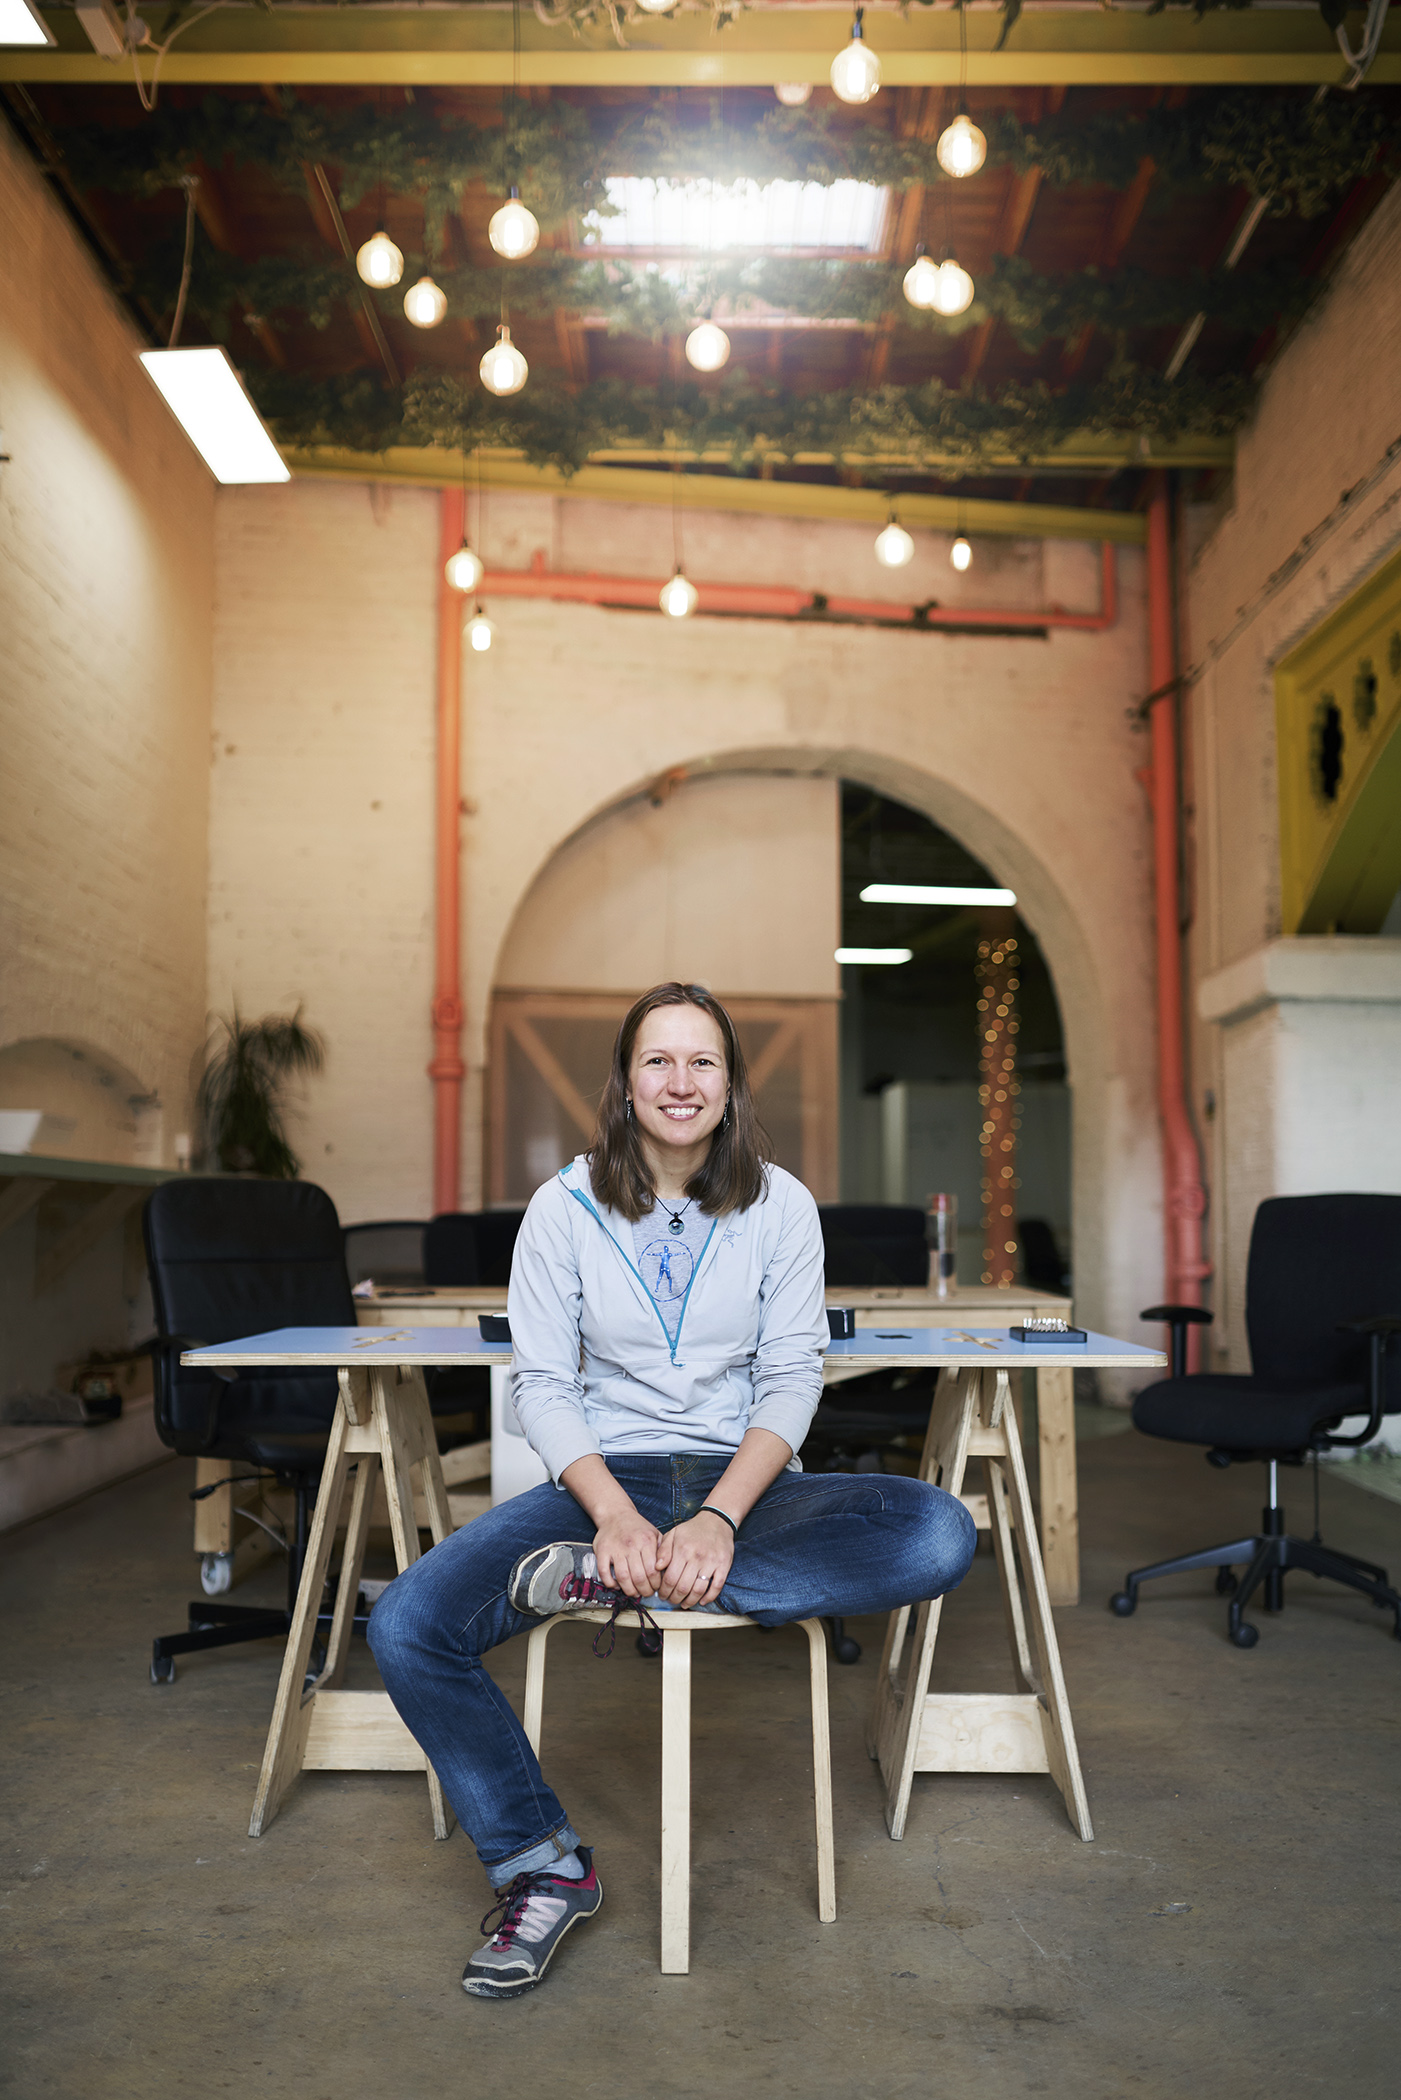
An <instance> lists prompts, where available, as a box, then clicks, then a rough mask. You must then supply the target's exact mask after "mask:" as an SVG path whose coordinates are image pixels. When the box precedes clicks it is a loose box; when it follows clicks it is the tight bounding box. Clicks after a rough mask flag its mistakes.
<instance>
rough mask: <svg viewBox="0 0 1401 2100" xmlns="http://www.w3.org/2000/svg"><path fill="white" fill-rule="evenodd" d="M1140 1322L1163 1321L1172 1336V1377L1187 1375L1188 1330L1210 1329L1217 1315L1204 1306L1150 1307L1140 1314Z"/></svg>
mask: <svg viewBox="0 0 1401 2100" xmlns="http://www.w3.org/2000/svg"><path fill="white" fill-rule="evenodd" d="M1138 1317H1139V1319H1140V1320H1161V1321H1162V1323H1163V1325H1164V1326H1165V1327H1166V1328H1167V1329H1168V1330H1169V1332H1170V1333H1171V1336H1172V1349H1171V1351H1170V1354H1171V1358H1172V1374H1171V1375H1172V1376H1173V1377H1174V1378H1185V1377H1186V1375H1187V1329H1188V1328H1189V1327H1209V1326H1210V1325H1211V1323H1212V1320H1213V1319H1214V1318H1215V1314H1213V1313H1209V1312H1208V1311H1207V1309H1206V1307H1205V1306H1204V1305H1150V1306H1149V1308H1148V1310H1147V1312H1141V1313H1140V1314H1139V1316H1138Z"/></svg>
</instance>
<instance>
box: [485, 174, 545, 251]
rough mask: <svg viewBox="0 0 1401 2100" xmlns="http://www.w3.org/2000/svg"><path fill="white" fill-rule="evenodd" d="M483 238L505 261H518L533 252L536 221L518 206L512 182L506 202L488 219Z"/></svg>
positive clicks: (517, 195) (536, 232)
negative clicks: (484, 237)
mask: <svg viewBox="0 0 1401 2100" xmlns="http://www.w3.org/2000/svg"><path fill="white" fill-rule="evenodd" d="M486 237H487V239H488V240H489V241H490V242H491V245H492V247H493V248H494V249H495V250H496V252H497V254H498V255H504V256H505V258H506V260H507V262H519V261H520V259H521V257H522V256H523V255H530V254H532V253H533V252H534V249H535V243H536V242H537V241H538V240H539V238H540V221H539V220H538V219H537V218H536V216H535V214H534V212H533V211H529V210H527V208H526V206H525V205H524V204H522V203H521V199H520V191H519V190H518V189H517V188H516V186H515V184H514V183H512V185H511V195H510V198H509V200H508V202H507V203H505V204H503V205H502V207H501V209H500V211H494V212H493V213H492V215H491V217H490V219H489V220H488V222H487V229H486Z"/></svg>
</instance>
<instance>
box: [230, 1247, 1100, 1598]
mask: <svg viewBox="0 0 1401 2100" xmlns="http://www.w3.org/2000/svg"><path fill="white" fill-rule="evenodd" d="M827 1303H828V1305H829V1306H830V1307H836V1306H848V1307H850V1308H851V1310H852V1311H853V1312H854V1313H855V1315H856V1325H857V1327H858V1328H859V1329H863V1330H864V1329H866V1328H872V1327H876V1328H878V1327H881V1326H889V1324H890V1319H889V1316H890V1314H891V1313H894V1314H895V1315H896V1316H897V1318H898V1319H899V1320H901V1321H909V1322H911V1323H913V1324H917V1325H918V1326H920V1327H933V1326H938V1327H942V1328H956V1327H957V1326H958V1325H959V1324H960V1323H962V1324H963V1325H964V1326H965V1327H967V1328H969V1329H970V1330H972V1331H973V1332H977V1331H979V1330H982V1329H987V1330H989V1331H993V1332H995V1331H997V1330H998V1329H1002V1330H1004V1331H1005V1330H1006V1329H1007V1328H1009V1327H1016V1326H1019V1325H1020V1324H1021V1322H1022V1321H1023V1320H1026V1319H1037V1318H1040V1319H1045V1318H1046V1317H1048V1316H1054V1317H1058V1318H1060V1319H1062V1320H1066V1321H1068V1320H1069V1319H1070V1317H1071V1303H1070V1300H1069V1299H1068V1298H1058V1297H1055V1296H1053V1295H1052V1294H1051V1293H1050V1292H1049V1291H1033V1290H1027V1289H1025V1288H1023V1287H1022V1286H1020V1285H1018V1286H1015V1287H1009V1288H1008V1289H1006V1290H1003V1289H1001V1288H994V1287H993V1286H991V1285H987V1284H964V1285H962V1286H961V1287H959V1288H956V1289H955V1290H953V1291H952V1292H950V1293H949V1295H948V1296H947V1297H945V1298H940V1297H939V1296H938V1295H937V1293H936V1292H935V1291H933V1290H931V1289H930V1288H928V1287H927V1286H921V1287H916V1286H914V1285H885V1284H851V1285H846V1286H842V1287H837V1286H834V1287H833V1288H832V1289H831V1290H829V1291H828V1293H827ZM505 1310H506V1290H505V1286H504V1285H491V1284H475V1285H473V1284H462V1285H457V1284H454V1285H444V1286H439V1287H437V1288H433V1289H428V1288H423V1289H414V1288H410V1287H407V1286H406V1287H405V1288H403V1289H401V1290H394V1289H387V1290H376V1291H374V1293H373V1295H371V1296H368V1297H365V1298H363V1299H361V1300H360V1301H359V1305H358V1309H357V1317H358V1319H359V1320H360V1323H361V1325H362V1326H365V1327H394V1326H400V1325H404V1324H414V1325H420V1326H424V1327H427V1326H433V1327H471V1328H475V1326H476V1324H477V1319H478V1316H479V1314H481V1313H484V1312H487V1313H495V1312H504V1311H505ZM1078 1360H1079V1361H1081V1362H1083V1361H1084V1358H1083V1355H1081V1357H1080V1358H1079V1359H1078ZM863 1368H865V1366H862V1365H859V1364H841V1363H839V1362H838V1360H837V1357H836V1355H835V1353H833V1354H831V1355H829V1357H828V1359H827V1372H826V1376H827V1379H828V1382H829V1383H832V1384H835V1383H838V1382H839V1381H840V1380H841V1379H843V1378H850V1377H856V1376H858V1375H859V1373H860V1371H861V1370H862V1369H863ZM493 1387H494V1390H493V1395H492V1410H491V1412H492V1474H493V1478H492V1489H493V1496H494V1499H495V1500H496V1501H498V1502H500V1501H503V1500H504V1499H505V1497H506V1496H507V1495H512V1494H516V1493H518V1492H519V1491H520V1489H521V1488H523V1487H533V1486H534V1484H535V1482H536V1481H537V1480H542V1479H543V1478H544V1470H543V1468H542V1467H540V1466H539V1464H538V1462H537V1461H536V1460H535V1457H534V1454H533V1453H532V1452H531V1451H530V1449H529V1447H528V1446H527V1445H526V1444H524V1443H523V1442H522V1440H521V1438H520V1437H519V1436H518V1435H516V1434H514V1433H513V1432H514V1431H515V1428H516V1424H515V1422H514V1419H513V1417H512V1415H511V1413H510V1410H509V1406H508V1404H507V1395H506V1388H505V1381H504V1379H503V1378H497V1379H494V1380H493ZM1036 1387H1037V1391H1036V1400H1037V1416H1036V1424H1037V1452H1038V1463H1039V1477H1038V1487H1039V1499H1040V1505H1041V1552H1042V1557H1043V1559H1044V1562H1045V1568H1046V1584H1047V1587H1048V1589H1049V1590H1050V1593H1051V1602H1052V1604H1078V1603H1079V1601H1080V1513H1079V1485H1078V1479H1077V1471H1076V1463H1075V1381H1074V1373H1073V1369H1072V1367H1071V1365H1070V1364H1068V1363H1064V1362H1058V1363H1055V1364H1045V1365H1042V1366H1041V1368H1040V1369H1039V1371H1038V1372H1037V1373H1036ZM211 1477H212V1476H211ZM205 1506H206V1505H203V1504H201V1508H203V1507H205ZM206 1521H210V1520H208V1519H207V1520H206Z"/></svg>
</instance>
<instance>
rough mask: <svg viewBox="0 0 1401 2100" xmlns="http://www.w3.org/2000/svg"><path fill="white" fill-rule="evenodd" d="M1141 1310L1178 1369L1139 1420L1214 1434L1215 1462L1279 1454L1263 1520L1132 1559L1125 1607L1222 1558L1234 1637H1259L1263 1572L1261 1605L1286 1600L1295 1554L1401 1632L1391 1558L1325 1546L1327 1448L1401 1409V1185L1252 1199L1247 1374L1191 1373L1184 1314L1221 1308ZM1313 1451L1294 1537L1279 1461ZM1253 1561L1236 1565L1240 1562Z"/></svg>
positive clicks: (1366, 1437)
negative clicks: (1388, 1565) (1383, 1613)
mask: <svg viewBox="0 0 1401 2100" xmlns="http://www.w3.org/2000/svg"><path fill="white" fill-rule="evenodd" d="M1142 1318H1143V1319H1145V1320H1160V1321H1164V1322H1166V1323H1167V1325H1168V1326H1169V1327H1170V1329H1171V1333H1172V1350H1171V1361H1172V1375H1171V1376H1170V1377H1168V1378H1165V1379H1162V1380H1161V1381H1160V1382H1159V1383H1158V1384H1156V1385H1150V1386H1148V1387H1146V1388H1145V1390H1144V1391H1143V1392H1141V1393H1140V1394H1139V1395H1138V1397H1137V1399H1136V1400H1135V1401H1134V1405H1133V1421H1134V1427H1135V1429H1140V1430H1142V1431H1143V1433H1144V1434H1145V1435H1146V1436H1160V1437H1166V1438H1168V1439H1169V1440H1171V1441H1172V1442H1174V1443H1182V1444H1206V1445H1207V1446H1208V1447H1209V1448H1208V1450H1207V1454H1206V1457H1207V1462H1208V1464H1210V1465H1213V1466H1229V1465H1233V1464H1235V1463H1236V1462H1238V1461H1239V1460H1242V1459H1261V1460H1263V1461H1264V1462H1265V1464H1266V1465H1268V1467H1269V1500H1268V1502H1267V1503H1266V1504H1265V1507H1264V1510H1263V1512H1262V1513H1261V1523H1260V1530H1259V1532H1258V1533H1257V1534H1256V1535H1255V1536H1254V1537H1252V1538H1244V1539H1233V1540H1231V1541H1230V1543H1229V1544H1227V1545H1223V1546H1210V1547H1207V1548H1206V1549H1205V1550H1204V1551H1203V1552H1200V1553H1187V1554H1183V1555H1181V1556H1180V1557H1179V1558H1177V1559H1175V1560H1162V1561H1156V1562H1155V1563H1154V1564H1153V1565H1152V1566H1151V1567H1147V1568H1134V1569H1132V1570H1131V1571H1130V1573H1129V1574H1128V1575H1127V1577H1126V1578H1125V1581H1124V1587H1123V1588H1122V1589H1121V1590H1119V1591H1117V1592H1116V1593H1115V1595H1114V1596H1113V1597H1111V1598H1110V1600H1109V1601H1110V1605H1111V1608H1112V1609H1113V1610H1114V1611H1115V1612H1116V1613H1117V1614H1118V1615H1119V1617H1120V1618H1128V1617H1129V1616H1130V1614H1131V1613H1132V1612H1133V1611H1134V1610H1135V1608H1136V1607H1137V1604H1138V1588H1139V1584H1140V1583H1143V1582H1149V1581H1151V1580H1152V1579H1153V1577H1154V1576H1157V1575H1179V1574H1186V1573H1188V1572H1189V1571H1191V1570H1192V1569H1195V1568H1215V1569H1217V1570H1218V1571H1219V1572H1218V1574H1217V1577H1216V1587H1217V1590H1218V1592H1219V1593H1220V1594H1221V1595H1223V1596H1229V1597H1230V1599H1231V1602H1230V1608H1229V1614H1228V1630H1229V1633H1230V1638H1231V1640H1232V1641H1233V1642H1234V1643H1235V1645H1236V1647H1238V1648H1253V1647H1254V1646H1255V1643H1256V1641H1257V1640H1258V1639H1259V1638H1260V1634H1259V1629H1258V1627H1255V1626H1252V1625H1250V1624H1249V1623H1248V1622H1247V1621H1246V1620H1245V1619H1243V1618H1242V1616H1241V1614H1242V1613H1243V1611H1244V1609H1245V1606H1246V1605H1247V1604H1248V1603H1249V1601H1250V1599H1251V1597H1252V1596H1253V1595H1254V1593H1255V1591H1256V1590H1257V1589H1259V1588H1260V1586H1261V1584H1263V1585H1264V1590H1265V1609H1266V1611H1270V1612H1277V1611H1282V1610H1283V1609H1284V1577H1285V1575H1286V1573H1287V1572H1288V1571H1289V1570H1290V1569H1291V1568H1302V1569H1305V1570H1307V1572H1308V1573H1309V1574H1310V1575H1326V1576H1327V1577H1328V1578H1329V1579H1330V1580H1331V1581H1334V1582H1344V1583H1346V1584H1347V1585H1348V1586H1349V1588H1351V1589H1355V1590H1361V1591H1362V1593H1363V1594H1364V1596H1368V1597H1370V1598H1371V1599H1372V1601H1373V1603H1374V1604H1378V1605H1381V1606H1383V1607H1384V1608H1385V1609H1386V1610H1388V1611H1390V1612H1391V1613H1392V1614H1393V1626H1394V1631H1395V1633H1396V1635H1397V1637H1398V1638H1401V1596H1398V1595H1397V1593H1396V1591H1395V1590H1393V1589H1392V1588H1391V1587H1390V1586H1389V1584H1388V1582H1387V1577H1386V1570H1385V1568H1378V1567H1375V1566H1374V1565H1373V1564H1372V1562H1370V1561H1365V1560H1358V1559H1357V1558H1356V1556H1355V1555H1353V1554H1351V1553H1342V1552H1339V1551H1338V1550H1337V1548H1335V1547H1331V1546H1325V1545H1324V1544H1323V1542H1322V1539H1321V1538H1320V1536H1319V1528H1318V1454H1319V1453H1320V1452H1321V1451H1328V1450H1336V1449H1338V1448H1340V1447H1342V1446H1344V1445H1357V1444H1366V1443H1370V1442H1371V1440H1372V1438H1373V1437H1374V1436H1375V1435H1376V1433H1377V1430H1378V1428H1379V1427H1380V1425H1381V1420H1382V1417H1383V1415H1387V1414H1398V1413H1401V1372H1398V1366H1397V1364H1396V1362H1395V1361H1394V1360H1391V1361H1388V1357H1387V1349H1388V1345H1389V1343H1390V1341H1391V1339H1392V1338H1393V1336H1395V1335H1396V1334H1398V1333H1401V1196H1276V1197H1273V1198H1272V1199H1271V1200H1270V1201H1269V1202H1266V1203H1262V1204H1261V1205H1260V1208H1259V1209H1258V1210H1257V1211H1256V1213H1255V1224H1254V1227H1253V1229H1252V1231H1251V1235H1250V1255H1249V1261H1248V1264H1247V1272H1246V1288H1245V1324H1246V1332H1247V1335H1248V1337H1249V1341H1250V1361H1251V1364H1252V1366H1253V1368H1252V1371H1251V1373H1250V1376H1249V1377H1243V1376H1238V1375H1230V1376H1228V1375H1227V1374H1225V1373H1222V1372H1199V1373H1196V1374H1194V1375H1191V1376H1188V1375H1187V1371H1186V1361H1187V1328H1188V1326H1189V1325H1191V1324H1194V1323H1198V1324H1201V1323H1206V1322H1209V1321H1210V1319H1211V1314H1210V1313H1208V1312H1204V1311H1203V1310H1202V1308H1201V1307H1200V1306H1195V1305H1154V1306H1150V1307H1149V1309H1148V1311H1147V1312H1145V1313H1144V1314H1143V1315H1142ZM1361 1414H1365V1415H1366V1417H1367V1424H1366V1427H1365V1428H1364V1429H1363V1430H1361V1431H1360V1432H1359V1434H1358V1435H1356V1436H1341V1435H1339V1434H1338V1433H1337V1425H1338V1423H1339V1422H1340V1421H1341V1420H1342V1419H1343V1417H1344V1416H1346V1415H1361ZM1308 1457H1312V1459H1313V1463H1314V1534H1313V1537H1312V1538H1311V1539H1298V1538H1291V1537H1290V1536H1289V1535H1288V1534H1287V1533H1286V1531H1285V1529H1284V1511H1283V1509H1282V1507H1281V1506H1280V1500H1279V1468H1280V1466H1281V1465H1302V1464H1303V1462H1304V1460H1305V1459H1306V1458H1308ZM1237 1568H1242V1569H1244V1574H1243V1575H1241V1576H1239V1577H1237V1575H1236V1574H1235V1573H1233V1570H1235V1569H1237Z"/></svg>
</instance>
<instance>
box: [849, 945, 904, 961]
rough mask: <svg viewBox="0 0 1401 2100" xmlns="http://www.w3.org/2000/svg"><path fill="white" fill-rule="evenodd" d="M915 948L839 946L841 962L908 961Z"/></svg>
mask: <svg viewBox="0 0 1401 2100" xmlns="http://www.w3.org/2000/svg"><path fill="white" fill-rule="evenodd" d="M914 952H915V951H914V949H913V948H838V950H837V955H836V959H837V961H838V962H839V963H907V962H908V961H909V960H910V957H911V956H912V955H913V954H914Z"/></svg>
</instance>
